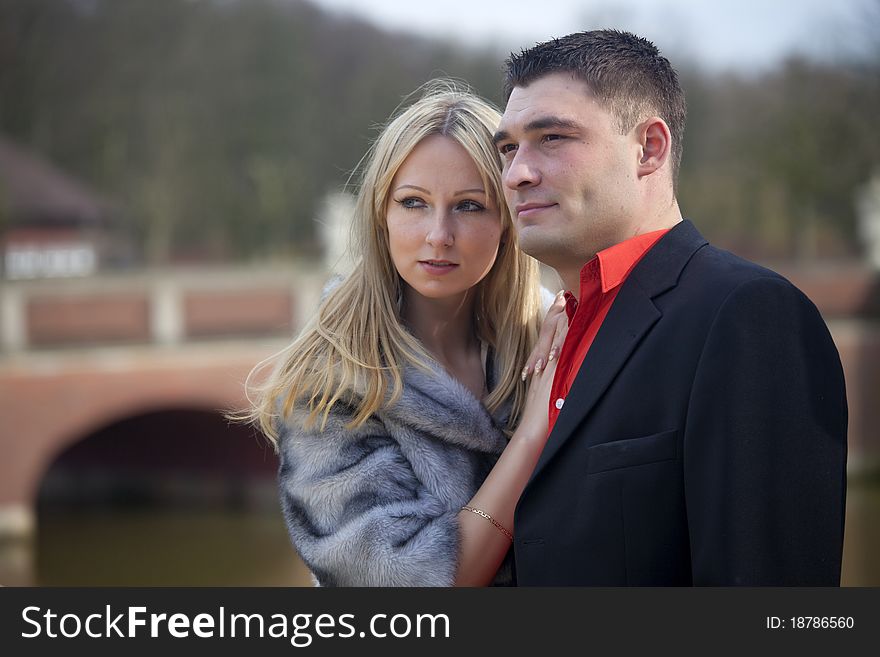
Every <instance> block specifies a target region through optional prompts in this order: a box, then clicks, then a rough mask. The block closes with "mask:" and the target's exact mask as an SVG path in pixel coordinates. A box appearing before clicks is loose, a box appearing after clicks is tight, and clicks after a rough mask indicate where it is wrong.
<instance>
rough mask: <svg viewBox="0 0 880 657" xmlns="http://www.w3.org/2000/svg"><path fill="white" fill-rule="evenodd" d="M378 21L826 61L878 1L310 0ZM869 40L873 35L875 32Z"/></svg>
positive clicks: (723, 57) (720, 57)
mask: <svg viewBox="0 0 880 657" xmlns="http://www.w3.org/2000/svg"><path fill="white" fill-rule="evenodd" d="M312 1H313V2H315V3H316V4H318V5H320V6H323V7H325V8H328V9H333V10H337V11H344V12H348V13H353V14H355V15H357V16H359V17H362V18H365V19H367V20H369V21H370V22H373V23H376V24H378V25H380V26H382V27H385V28H389V29H393V30H403V31H412V32H416V33H419V34H424V35H431V36H437V37H443V38H448V37H452V38H454V39H456V40H458V41H460V42H462V43H464V44H473V45H474V46H477V47H485V46H490V47H497V48H498V49H499V50H501V51H503V52H507V51H510V50H513V49H519V48H522V47H527V46H529V45H532V44H534V43H536V42H538V41H543V40H546V39H548V38H551V37H554V36H561V35H563V34H567V33H569V32H576V31H578V30H582V29H592V28H598V27H615V28H619V29H626V30H630V31H632V32H636V33H638V34H640V35H641V36H644V37H647V38H648V39H650V40H651V41H653V42H654V43H655V44H656V45H657V46H658V47H659V48H660V49H661V51H663V53H664V54H666V55H667V56H668V57H670V59H673V60H674V61H673V63H675V60H678V58H681V57H684V58H688V59H690V60H692V61H694V62H696V63H697V64H698V65H700V66H701V67H703V68H706V69H712V70H720V69H734V70H737V71H740V72H748V71H756V72H760V71H761V70H766V69H768V68H772V67H773V66H774V65H775V64H777V63H778V62H779V61H780V60H781V59H782V58H784V57H785V56H786V55H788V54H791V53H794V52H796V53H800V54H805V55H808V56H813V57H828V56H831V57H835V56H840V55H841V54H845V53H846V52H848V51H849V50H851V49H853V48H864V47H865V45H866V43H867V40H868V36H867V35H868V34H871V33H872V32H871V30H872V29H873V34H877V33H880V24H878V25H873V26H871V27H868V23H869V17H873V18H871V21H874V22H878V23H880V0H736V1H734V2H731V1H716V0H703V1H700V0H598V1H597V0H430V1H428V2H423V1H418V0H312ZM875 38H876V37H875Z"/></svg>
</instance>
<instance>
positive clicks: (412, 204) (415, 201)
mask: <svg viewBox="0 0 880 657" xmlns="http://www.w3.org/2000/svg"><path fill="white" fill-rule="evenodd" d="M398 203H400V205H402V206H403V207H404V208H406V209H408V210H414V209H416V208H423V207H425V202H424V201H423V200H422V199H420V198H418V197H415V196H407V197H406V198H404V199H401V200H399V201H398Z"/></svg>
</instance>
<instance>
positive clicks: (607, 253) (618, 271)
mask: <svg viewBox="0 0 880 657" xmlns="http://www.w3.org/2000/svg"><path fill="white" fill-rule="evenodd" d="M667 232H669V229H668V228H663V229H661V230H655V231H652V232H650V233H644V234H643V235H636V236H635V237H630V238H629V239H627V240H624V241H623V242H620V243H619V244H615V245H614V246H609V247H608V248H607V249H604V250H602V251H599V253H597V254H596V257H595V258H593V259H592V260H590V262H588V263H587V264H586V265H584V268H583V269H582V270H581V278H582V280H583V277H584V275H585V274H586V275H588V276H589V274H588V273H587V272H589V271H590V267H591V263H594V262H595V261H598V269H599V277H600V279H601V281H602V294H606V293H608V291H609V290H613V289H614V288H615V287H617V286H618V285H620V284H621V283H623V281H625V280H626V277H627V276H628V275H629V273H630V271H632V269H633V267H635V266H636V264H637V263H638V262H639V260H641V259H642V257H643V256H644V255H645V254H646V253H647V252H648V251H650V250H651V247H652V246H654V244H656V243H657V241H658V240H659V239H660V238H661V237H663V236H664V235H665V234H666V233H667ZM592 267H596V265H595V264H592Z"/></svg>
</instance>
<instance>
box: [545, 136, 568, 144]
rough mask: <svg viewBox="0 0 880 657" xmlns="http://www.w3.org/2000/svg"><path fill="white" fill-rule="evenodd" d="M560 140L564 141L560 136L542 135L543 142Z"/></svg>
mask: <svg viewBox="0 0 880 657" xmlns="http://www.w3.org/2000/svg"><path fill="white" fill-rule="evenodd" d="M560 139H564V137H563V136H562V135H544V141H545V142H547V141H559V140H560Z"/></svg>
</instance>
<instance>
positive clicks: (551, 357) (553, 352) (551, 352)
mask: <svg viewBox="0 0 880 657" xmlns="http://www.w3.org/2000/svg"><path fill="white" fill-rule="evenodd" d="M554 358H556V347H553V348H552V349H551V350H550V355H549V356H547V362H548V363H549V362H550V361H552V360H553V359H554Z"/></svg>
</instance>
